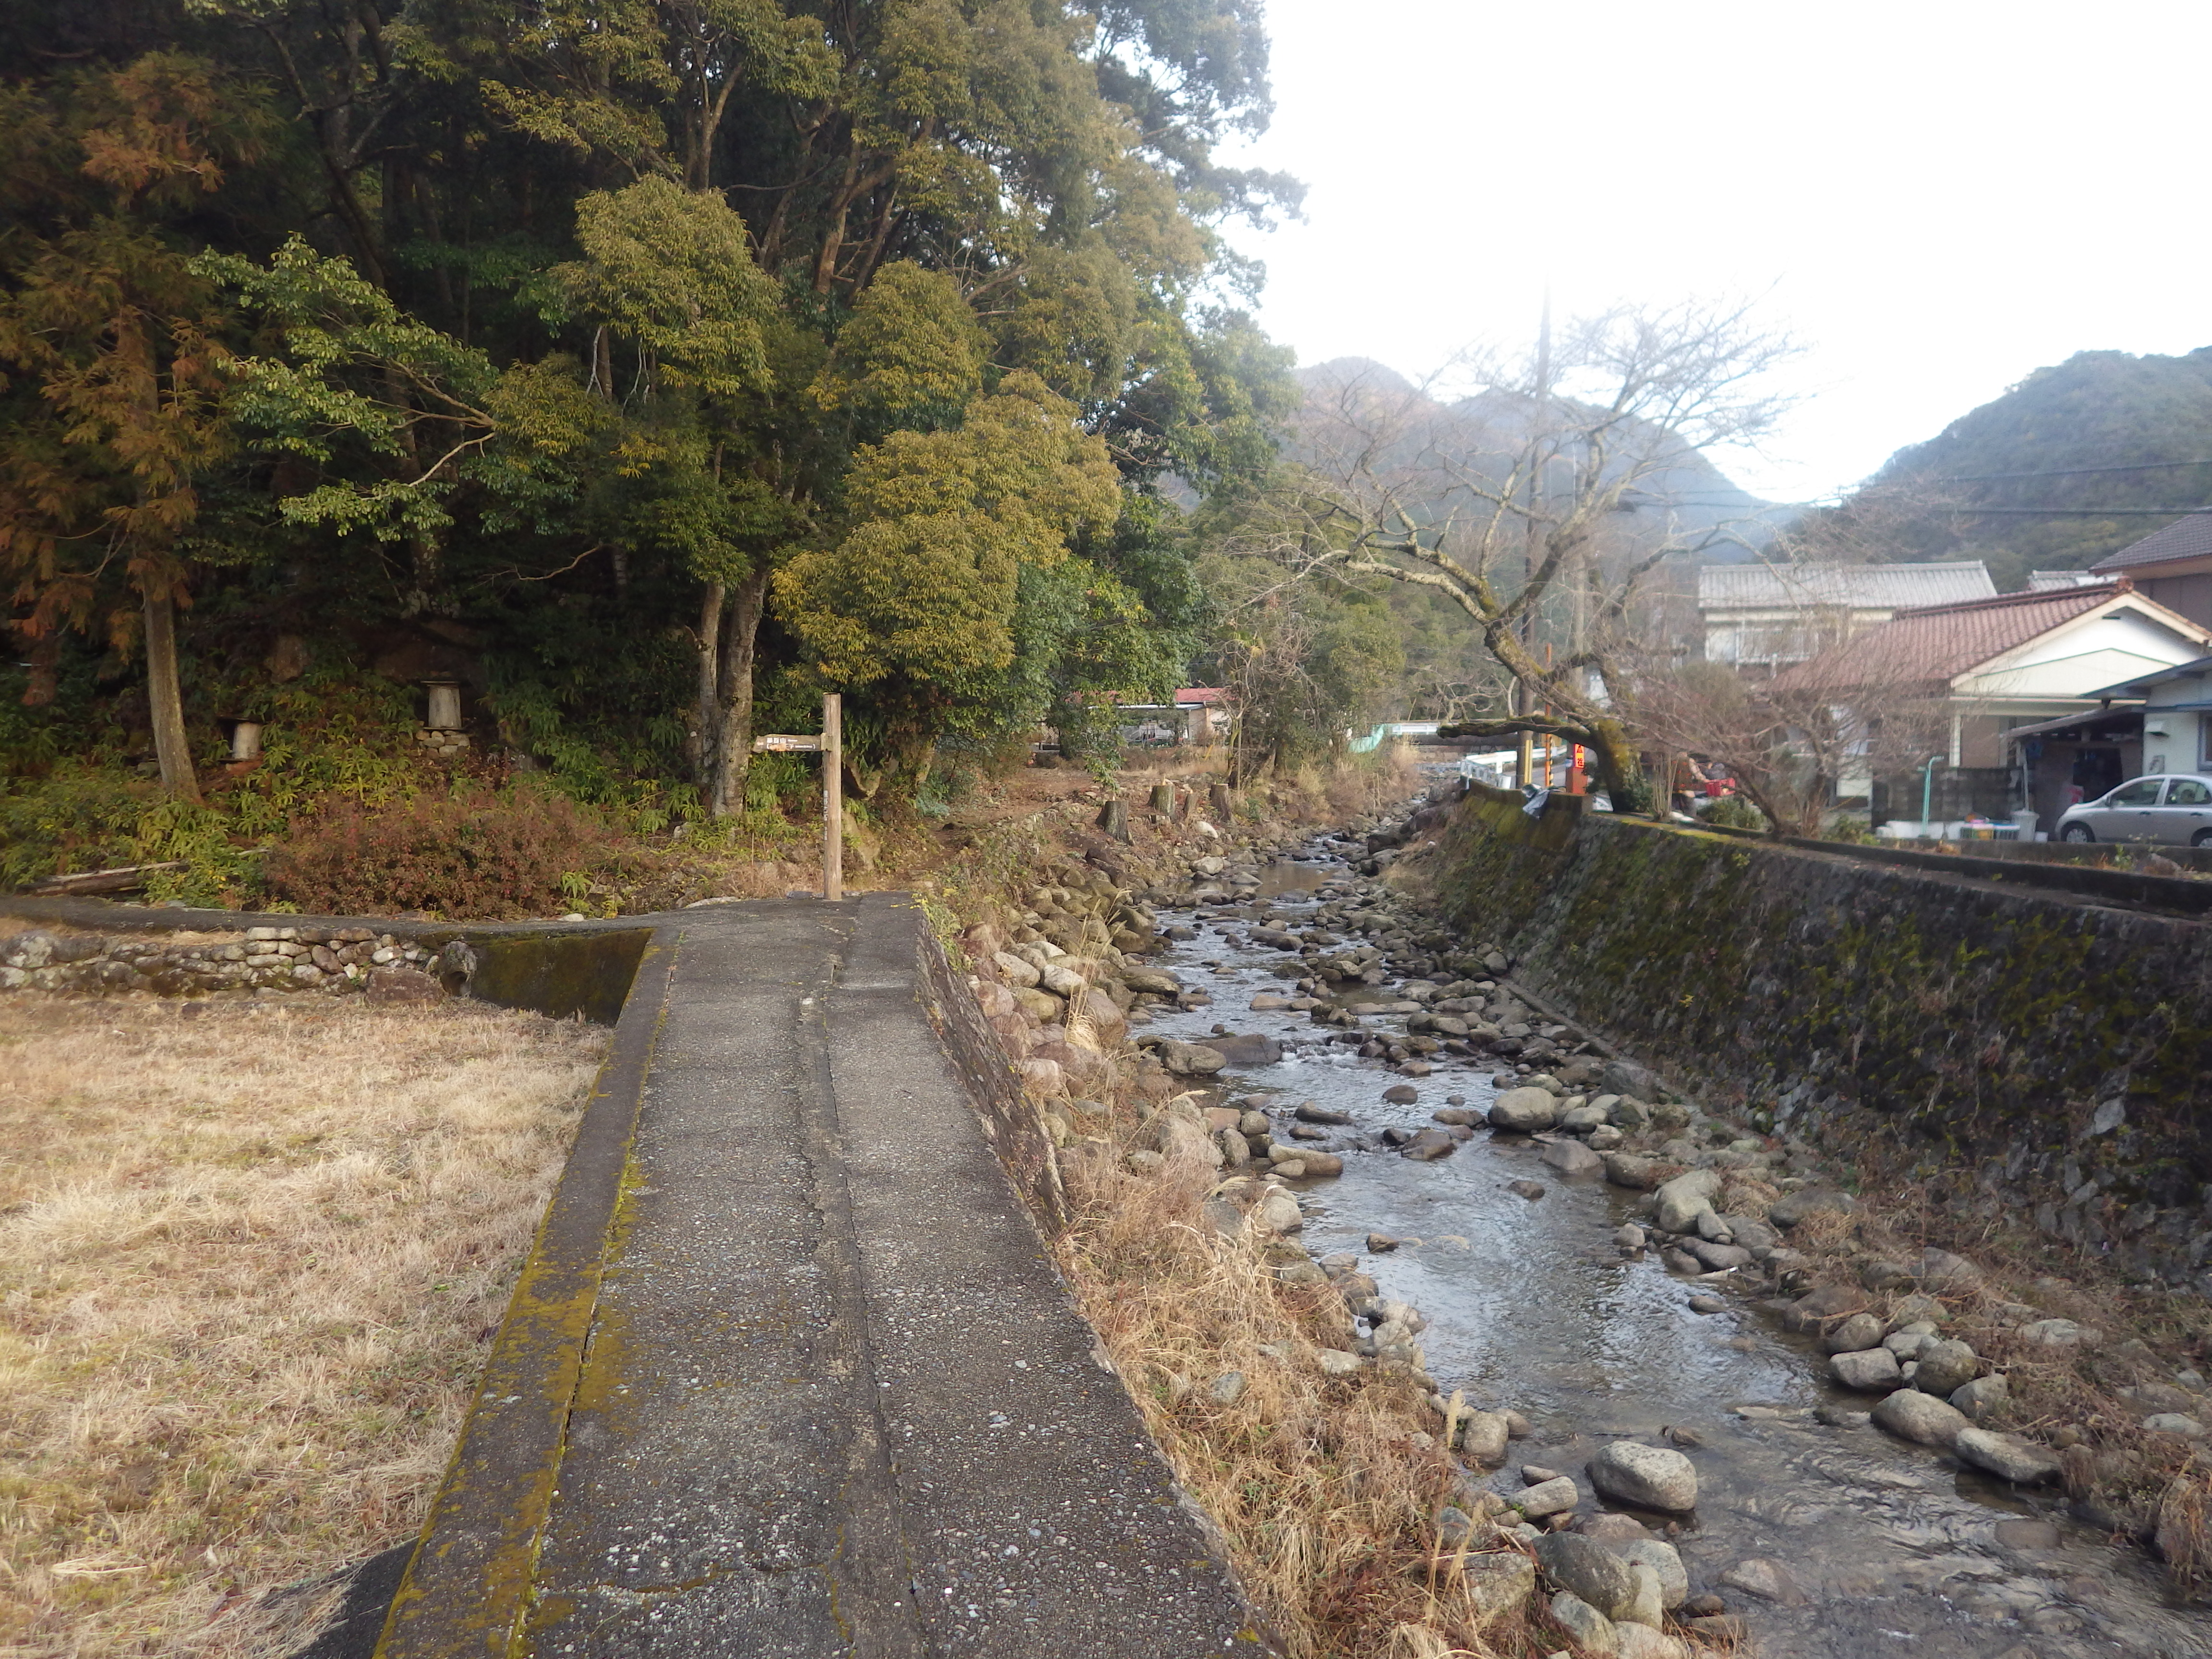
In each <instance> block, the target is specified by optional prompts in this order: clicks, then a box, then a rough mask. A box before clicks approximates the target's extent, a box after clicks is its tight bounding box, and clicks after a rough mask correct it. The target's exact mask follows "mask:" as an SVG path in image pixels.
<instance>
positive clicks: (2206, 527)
mask: <svg viewBox="0 0 2212 1659" xmlns="http://www.w3.org/2000/svg"><path fill="white" fill-rule="evenodd" d="M2204 558H2212V512H2205V513H2191V514H2190V515H2189V516H2188V517H2187V518H2185V519H2176V520H2174V521H2173V522H2172V524H2170V525H2168V526H2166V528H2165V529H2163V530H2154V531H2152V532H2150V534H2149V535H2148V536H2146V537H2144V538H2142V540H2141V541H2139V542H2130V543H2129V544H2127V545H2126V546H2125V547H2124V548H2122V549H2121V550H2119V551H2118V552H2117V553H2107V554H2106V555H2105V556H2104V557H2103V558H2101V559H2100V560H2098V561H2097V562H2096V563H2094V564H2093V565H2091V566H2090V567H2089V568H2090V569H2092V570H2094V571H2097V572H2099V573H2100V574H2101V573H2103V572H2105V571H2107V570H2133V569H2136V568H2138V567H2139V566H2142V565H2147V564H2171V563H2173V562H2177V561H2179V560H2182V559H2204Z"/></svg>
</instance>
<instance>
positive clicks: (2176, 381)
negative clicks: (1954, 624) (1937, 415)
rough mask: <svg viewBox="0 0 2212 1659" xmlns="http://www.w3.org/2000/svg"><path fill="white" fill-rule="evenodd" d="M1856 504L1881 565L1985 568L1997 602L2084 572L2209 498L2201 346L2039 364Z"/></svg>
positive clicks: (1896, 464) (1917, 448)
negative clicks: (1877, 544)
mask: <svg viewBox="0 0 2212 1659" xmlns="http://www.w3.org/2000/svg"><path fill="white" fill-rule="evenodd" d="M2107 469H2110V470H2107ZM2021 473H2025V474H2029V475H2032V476H2028V477H2007V476H2004V475H2007V474H2021ZM1862 495H1863V497H1864V498H1865V500H1864V502H1863V509H1862V510H1863V513H1865V515H1866V516H1867V517H1868V519H1869V521H1873V522H1879V523H1880V524H1881V526H1882V528H1883V530H1884V532H1885V539H1886V540H1889V541H1891V542H1893V546H1894V548H1895V551H1893V552H1892V553H1891V554H1889V555H1888V556H1891V557H1905V558H1911V559H1957V558H1978V559H1983V560H1986V561H1987V562H1988V563H1989V567H1990V574H1991V575H1992V576H1993V577H1995V578H1996V584H1997V586H1998V587H1999V588H2000V589H2003V590H2005V591H2008V592H2009V591H2013V590H2016V589H2019V588H2021V587H2025V586H2027V573H2028V572H2029V571H2030V570H2072V569H2080V568H2083V567H2085V566H2087V565H2090V564H2093V563H2094V562H2096V561H2097V560H2099V559H2100V558H2102V557H2103V556H2105V555H2106V554H2107V553H2110V552H2112V551H2113V550H2116V549H2118V548H2121V547H2124V546H2126V545H2127V544H2128V543H2130V542H2131V541H2134V540H2136V538H2139V537H2142V536H2146V535H2148V534H2149V533H2150V532H2152V531H2154V530H2156V529H2158V528H2159V527H2160V526H2162V525H2164V524H2165V523H2166V522H2168V521H2169V519H2170V517H2171V514H2170V513H2166V512H2165V511H2152V510H2151V509H2167V508H2172V509H2177V510H2179V509H2183V508H2187V507H2198V506H2203V505H2204V504H2205V503H2207V502H2208V501H2212V347H2206V348H2204V349H2201V350H2197V351H2192V352H2190V353H2189V354H2188V355H2187V356H2180V357H2160V356H2141V357H2131V356H2129V355H2128V354H2126V353H2125V352H2120V351H2084V352H2079V353H2076V354H2075V356H2071V357H2069V358H2068V359H2067V360H2066V361H2065V362H2063V363H2060V364H2058V365H2057V367H2055V368H2039V369H2037V370H2036V371H2035V372H2034V373H2033V374H2030V375H2029V376H2028V377H2027V379H2026V380H2022V381H2021V383H2020V384H2019V385H2018V386H2014V387H2013V388H2012V389H2011V390H2010V391H2008V392H2006V393H2005V394H2004V395H2003V396H2002V397H2001V398H1996V399H1995V400H1993V401H1992V402H1990V403H1986V404H1983V405H1982V406H1981V407H1980V408H1978V409H1977V410H1972V412H1971V413H1968V414H1966V415H1963V416H1960V418H1959V419H1957V420H1956V421H1954V422H1952V423H1951V424H1950V425H1949V426H1948V427H1947V428H1944V430H1943V431H1942V433H1940V434H1939V435H1936V437H1934V438H1931V439H1929V441H1927V442H1925V443H1919V444H1915V445H1913V446H1911V447H1910V448H1907V449H1901V450H1899V451H1898V453H1896V454H1895V455H1893V456H1892V457H1891V458H1890V459H1889V461H1888V462H1887V464H1886V465H1884V466H1883V467H1882V469H1881V471H1880V472H1878V473H1877V474H1875V477H1873V478H1872V479H1871V480H1869V483H1868V485H1867V487H1866V489H1864V490H1863V492H1862ZM2045 509H2052V510H2051V511H2045Z"/></svg>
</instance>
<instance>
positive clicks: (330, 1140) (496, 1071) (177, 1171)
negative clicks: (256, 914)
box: [0, 996, 605, 1659]
mask: <svg viewBox="0 0 2212 1659" xmlns="http://www.w3.org/2000/svg"><path fill="white" fill-rule="evenodd" d="M604 1047H605V1032H604V1031H602V1030H598V1029H595V1028H592V1027H589V1026H580V1025H576V1024H562V1023H558V1022H556V1021H551V1020H547V1019H543V1018H537V1017H535V1016H531V1015H521V1014H513V1013H506V1012H498V1011H494V1010H487V1009H483V1008H482V1007H479V1006H449V1007H438V1008H415V1009H408V1008H369V1007H365V1006H362V1005H361V1004H360V1003H359V1001H358V1000H354V999H347V1000H344V1001H342V1002H341V1001H335V1000H325V999H322V998H315V999H313V1000H310V999H307V998H305V997H301V998H297V999H292V998H285V999H276V998H265V999H259V1000H252V1001H247V1000H235V1001H233V1000H217V1001H216V1002H213V1003H210V1004H208V1005H204V1012H195V1013H186V1012H183V1011H182V1010H181V1009H180V1007H179V1005H177V1004H176V1003H174V1002H161V1001H155V1000H137V999H133V1000H116V1001H101V1000H46V999H41V998H31V997H12V996H11V997H7V998H0V1655H6V1656H22V1659H28V1656H39V1659H48V1656H52V1659H62V1656H67V1659H111V1656H125V1655H131V1656H137V1655H149V1656H150V1655H178V1654H189V1655H194V1656H225V1659H228V1656H248V1655H252V1656H264V1655H277V1654H283V1653H285V1652H289V1651H291V1650H294V1649H295V1648H296V1647H297V1646H298V1645H300V1644H301V1642H302V1641H303V1640H305V1639H306V1638H307V1636H308V1635H310V1634H311V1633H312V1632H313V1629H314V1628H315V1626H316V1625H317V1624H318V1623H319V1620H320V1619H321V1618H322V1617H323V1616H325V1613H326V1612H327V1609H328V1608H329V1607H330V1606H331V1605H332V1604H333V1603H334V1601H335V1599H336V1597H335V1593H334V1592H332V1591H331V1590H329V1589H327V1588H326V1587H324V1588H319V1585H320V1582H321V1581H325V1580H326V1579H327V1577H328V1576H329V1575H330V1574H331V1571H332V1569H333V1568H335V1567H337V1566H338V1565H342V1564H343V1563H346V1562H349V1561H351V1560H356V1559H360V1558H362V1557H363V1556H365V1555H367V1554H369V1553H373V1552H374V1551H376V1550H379V1549H381V1548H383V1547H387V1546H389V1545H392V1544H393V1543H395V1542H398V1541H402V1540H404V1539H405V1538H406V1537H407V1536H408V1535H409V1534H410V1533H411V1532H412V1530H413V1529H414V1528H415V1527H416V1525H417V1523H418V1522H419V1519H420V1516H421V1513H422V1505H423V1504H424V1503H425V1501H426V1500H427V1498H428V1495H429V1493H430V1491H431V1489H432V1488H433V1486H435V1482H436V1480H437V1478H438V1476H439V1474H440V1472H441V1468H442V1466H443V1463H444V1462H445V1459H446V1457H447V1455H448V1454H449V1452H450V1449H451V1447H452V1443H453V1436H454V1433H455V1431H456V1429H457V1428H458V1426H459V1419H460V1413H461V1411H462V1409H463V1407H464V1406H465V1401H466V1399H467V1395H468V1391H469V1389H470V1387H471V1383H472V1380H473V1378H474V1376H475V1375H476V1372H477V1368H478V1366H479V1364H481V1360H482V1356H483V1352H484V1350H485V1345H486V1344H487V1343H488V1341H489V1338H490V1335H491V1334H492V1331H493V1328H495V1325H496V1323H497V1322H498V1320H499V1318H500V1316H501V1310H502V1309H503V1307H504V1305H505V1303H506V1299H507V1292H508V1290H509V1288H510V1286H511V1285H512V1283H513V1273H514V1270H515V1267H516V1266H517V1265H518V1263H519V1261H520V1258H521V1255H522V1254H523V1252H524V1251H525V1250H526V1248H527V1247H528V1244H529V1241H530V1237H531V1234H532V1231H533V1229H534V1228H535V1225H536V1224H537V1220H538V1215H539V1212H541V1210H542V1209H543V1207H544V1202H545V1200H546V1198H547V1196H548V1195H549V1194H550V1192H551V1190H552V1187H553V1183H554V1182H555V1180H556V1178H557V1176H558V1175H559V1172H560V1169H561V1164H562V1158H564V1156H565V1154H566V1151H567V1147H568V1141H569V1139H570V1137H571V1134H572V1132H573V1130H574V1125H575V1121H576V1119H577V1116H578V1114H579V1113H580V1109H581V1107H582V1104H583V1102H584V1100H585V1098H586V1096H587V1094H588V1091H589V1089H590V1085H591V1079H592V1073H593V1071H594V1068H595V1067H596V1066H597V1065H598V1063H599V1058H600V1055H601V1053H602V1051H603V1049H604ZM303 1587H304V1588H303Z"/></svg>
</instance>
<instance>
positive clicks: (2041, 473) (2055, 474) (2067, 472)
mask: <svg viewBox="0 0 2212 1659" xmlns="http://www.w3.org/2000/svg"><path fill="white" fill-rule="evenodd" d="M2185 466H2212V460H2203V461H2145V462H2142V464H2141V465H2136V466H2049V467H2039V468H2038V469H2037V470H2035V471H2032V472H1959V473H1954V474H1952V475H1950V476H1949V477H1940V478H1931V479H1929V483H1996V481H1997V480H1998V479H2000V478H2072V477H2080V476H2081V475H2082V474H2084V473H2088V472H2171V471H2175V470H2176V469H2178V468H2180V467H2185Z"/></svg>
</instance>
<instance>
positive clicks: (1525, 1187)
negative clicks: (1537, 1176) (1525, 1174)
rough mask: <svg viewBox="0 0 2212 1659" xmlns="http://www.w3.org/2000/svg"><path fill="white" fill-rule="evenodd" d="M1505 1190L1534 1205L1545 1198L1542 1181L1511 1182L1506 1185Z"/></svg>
mask: <svg viewBox="0 0 2212 1659" xmlns="http://www.w3.org/2000/svg"><path fill="white" fill-rule="evenodd" d="M1505 1190H1506V1191H1507V1192H1509V1193H1511V1194H1515V1195H1516V1197H1520V1198H1525V1199H1527V1200H1528V1201H1529V1202H1530V1203H1531V1204H1534V1202H1535V1201H1536V1200H1538V1199H1540V1198H1541V1197H1543V1195H1544V1183H1543V1182H1541V1181H1509V1182H1506V1183H1505Z"/></svg>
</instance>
